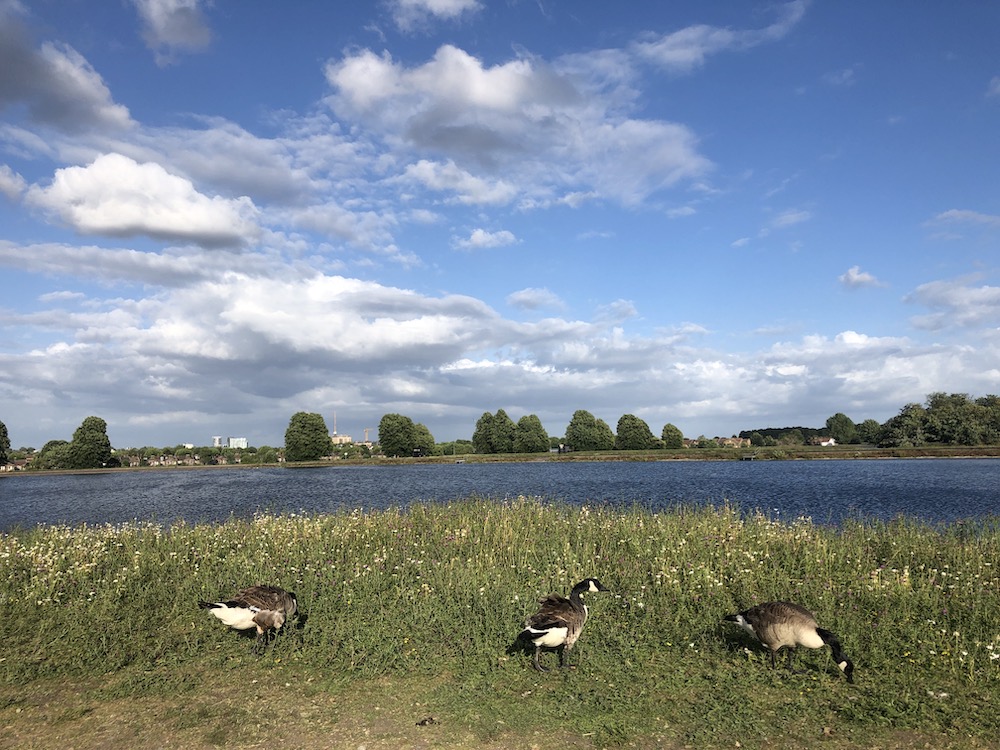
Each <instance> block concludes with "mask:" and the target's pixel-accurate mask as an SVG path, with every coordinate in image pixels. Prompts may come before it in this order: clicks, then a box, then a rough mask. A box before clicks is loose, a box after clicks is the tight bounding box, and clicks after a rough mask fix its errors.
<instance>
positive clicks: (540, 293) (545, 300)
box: [507, 287, 564, 310]
mask: <svg viewBox="0 0 1000 750" xmlns="http://www.w3.org/2000/svg"><path fill="white" fill-rule="evenodd" d="M507 304H508V305H510V306H511V307H516V308H518V309H521V310H539V309H543V308H562V307H564V303H563V301H562V299H560V297H559V295H558V294H556V293H554V292H552V291H550V290H549V289H545V288H540V289H539V288H534V287H528V288H527V289H521V290H519V291H516V292H511V293H510V294H508V295H507Z"/></svg>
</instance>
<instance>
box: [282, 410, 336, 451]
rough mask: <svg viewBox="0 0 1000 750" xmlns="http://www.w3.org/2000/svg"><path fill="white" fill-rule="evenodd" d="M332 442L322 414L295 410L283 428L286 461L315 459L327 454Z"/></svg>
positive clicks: (331, 448)
mask: <svg viewBox="0 0 1000 750" xmlns="http://www.w3.org/2000/svg"><path fill="white" fill-rule="evenodd" d="M332 451H333V442H332V441H331V440H330V433H329V431H328V430H327V429H326V420H324V419H323V417H322V415H320V414H314V413H311V412H304V411H300V412H296V413H295V414H293V415H292V418H291V419H290V420H289V422H288V429H286V430H285V458H286V459H287V460H288V461H315V460H317V459H320V458H323V456H329V455H330V454H331V453H332Z"/></svg>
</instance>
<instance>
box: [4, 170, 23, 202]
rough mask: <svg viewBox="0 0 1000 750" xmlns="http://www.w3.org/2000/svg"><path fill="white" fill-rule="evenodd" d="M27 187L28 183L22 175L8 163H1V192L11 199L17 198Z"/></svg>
mask: <svg viewBox="0 0 1000 750" xmlns="http://www.w3.org/2000/svg"><path fill="white" fill-rule="evenodd" d="M25 187H27V183H25V181H24V178H23V177H22V176H21V175H19V174H18V173H17V172H15V171H14V170H13V169H11V168H10V167H8V166H7V165H6V164H0V193H2V194H3V195H6V196H7V197H8V198H10V199H11V200H16V199H18V198H20V197H21V193H23V192H24V189H25Z"/></svg>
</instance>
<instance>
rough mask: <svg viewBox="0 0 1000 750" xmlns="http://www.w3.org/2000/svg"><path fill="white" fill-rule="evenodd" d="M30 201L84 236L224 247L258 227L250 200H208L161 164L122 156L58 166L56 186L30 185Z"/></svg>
mask: <svg viewBox="0 0 1000 750" xmlns="http://www.w3.org/2000/svg"><path fill="white" fill-rule="evenodd" d="M27 200H28V202H29V203H30V204H31V205H34V206H36V207H38V208H41V209H43V210H45V211H46V212H48V213H50V214H52V215H54V216H56V217H58V218H59V219H60V220H62V221H64V222H65V223H67V224H68V225H69V226H71V227H72V228H73V229H75V230H76V231H78V232H80V233H82V234H101V235H106V236H109V237H131V236H136V235H146V236H149V237H153V238H155V239H159V240H167V241H174V242H192V243H195V244H199V245H202V246H204V247H223V246H234V245H241V244H244V243H245V242H247V241H248V240H249V239H251V238H252V237H253V236H255V235H256V233H257V231H258V230H257V226H256V223H255V216H256V213H257V210H256V208H255V207H254V205H253V202H252V201H251V200H250V199H249V198H245V197H244V198H236V199H228V198H223V197H221V196H215V197H211V198H210V197H208V196H206V195H202V194H201V193H199V192H198V191H197V190H196V189H195V188H194V186H193V185H192V184H191V182H190V181H189V180H187V179H185V178H183V177H178V176H176V175H173V174H170V173H169V172H167V170H165V169H164V168H163V167H161V166H160V165H159V164H153V163H146V164H139V163H138V162H136V161H133V160H132V159H130V158H128V157H127V156H122V155H121V154H104V155H102V156H100V157H98V158H97V159H95V160H94V161H93V163H91V164H89V165H88V166H86V167H66V168H64V169H59V170H56V173H55V176H54V177H53V180H52V184H51V185H49V186H48V187H40V186H37V185H34V186H32V187H31V188H30V189H29V190H28V195H27Z"/></svg>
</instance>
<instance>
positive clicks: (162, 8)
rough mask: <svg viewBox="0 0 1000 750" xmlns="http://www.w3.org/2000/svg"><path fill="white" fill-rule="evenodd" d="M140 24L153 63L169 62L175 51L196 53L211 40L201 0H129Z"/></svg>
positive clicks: (164, 63) (162, 63)
mask: <svg viewBox="0 0 1000 750" xmlns="http://www.w3.org/2000/svg"><path fill="white" fill-rule="evenodd" d="M132 2H133V4H134V5H135V7H136V10H137V11H138V12H139V17H140V18H141V19H142V24H143V33H142V36H143V39H144V40H145V41H146V45H147V46H148V47H149V49H150V50H152V51H153V52H154V53H155V55H156V63H157V65H161V66H163V65H166V64H169V63H171V62H173V54H174V52H176V51H184V52H198V51H200V50H203V49H205V48H206V47H208V45H209V43H210V42H211V41H212V33H211V31H210V30H209V28H208V26H207V24H206V22H205V18H204V15H203V13H202V9H201V6H202V0H132Z"/></svg>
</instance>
